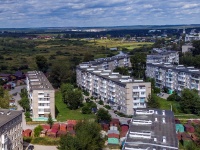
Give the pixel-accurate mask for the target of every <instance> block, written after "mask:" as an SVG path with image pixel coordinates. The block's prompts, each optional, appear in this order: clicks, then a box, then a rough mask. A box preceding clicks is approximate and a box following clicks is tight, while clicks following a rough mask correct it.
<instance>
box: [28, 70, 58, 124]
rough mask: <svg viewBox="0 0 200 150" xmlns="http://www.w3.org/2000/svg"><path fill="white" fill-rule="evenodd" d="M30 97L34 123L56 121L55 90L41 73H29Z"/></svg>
mask: <svg viewBox="0 0 200 150" xmlns="http://www.w3.org/2000/svg"><path fill="white" fill-rule="evenodd" d="M26 83H27V91H28V97H29V99H30V105H31V110H32V119H33V120H34V121H46V120H47V119H48V115H49V114H50V113H51V116H52V118H53V119H55V90H54V88H53V87H52V85H51V83H50V82H49V81H48V79H47V78H46V76H45V75H44V74H43V73H42V72H41V71H29V72H27V77H26Z"/></svg>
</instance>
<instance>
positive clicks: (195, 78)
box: [146, 63, 200, 94]
mask: <svg viewBox="0 0 200 150" xmlns="http://www.w3.org/2000/svg"><path fill="white" fill-rule="evenodd" d="M146 76H147V77H150V78H154V79H155V82H156V86H157V87H159V88H161V89H162V88H164V87H166V88H168V90H169V93H170V94H171V93H172V92H173V91H174V90H175V91H177V92H178V93H179V94H180V93H181V91H182V90H183V89H184V88H188V89H196V90H198V91H199V94H200V82H199V81H200V70H199V69H196V68H194V67H184V66H183V65H172V64H169V63H165V64H163V63H147V65H146Z"/></svg>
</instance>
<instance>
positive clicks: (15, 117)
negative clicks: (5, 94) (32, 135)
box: [0, 109, 23, 150]
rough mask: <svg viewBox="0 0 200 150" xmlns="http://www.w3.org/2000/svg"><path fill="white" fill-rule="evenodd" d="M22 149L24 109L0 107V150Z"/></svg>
mask: <svg viewBox="0 0 200 150" xmlns="http://www.w3.org/2000/svg"><path fill="white" fill-rule="evenodd" d="M22 149H23V137H22V111H11V110H8V109H0V150H22Z"/></svg>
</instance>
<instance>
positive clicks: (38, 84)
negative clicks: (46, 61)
mask: <svg viewBox="0 0 200 150" xmlns="http://www.w3.org/2000/svg"><path fill="white" fill-rule="evenodd" d="M27 77H28V80H29V82H30V89H31V90H54V88H53V87H52V85H51V83H50V82H49V80H48V79H47V78H46V76H45V75H44V73H43V72H41V71H28V72H27Z"/></svg>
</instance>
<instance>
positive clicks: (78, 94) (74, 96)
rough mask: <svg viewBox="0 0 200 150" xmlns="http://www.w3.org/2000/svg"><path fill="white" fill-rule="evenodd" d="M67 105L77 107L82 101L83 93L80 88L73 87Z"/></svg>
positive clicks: (71, 107) (72, 107)
mask: <svg viewBox="0 0 200 150" xmlns="http://www.w3.org/2000/svg"><path fill="white" fill-rule="evenodd" d="M68 98H69V99H68V100H67V105H68V106H69V108H70V109H78V108H79V106H80V105H81V104H82V102H83V94H82V91H81V90H78V89H74V90H73V91H72V92H70V93H69V95H68Z"/></svg>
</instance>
